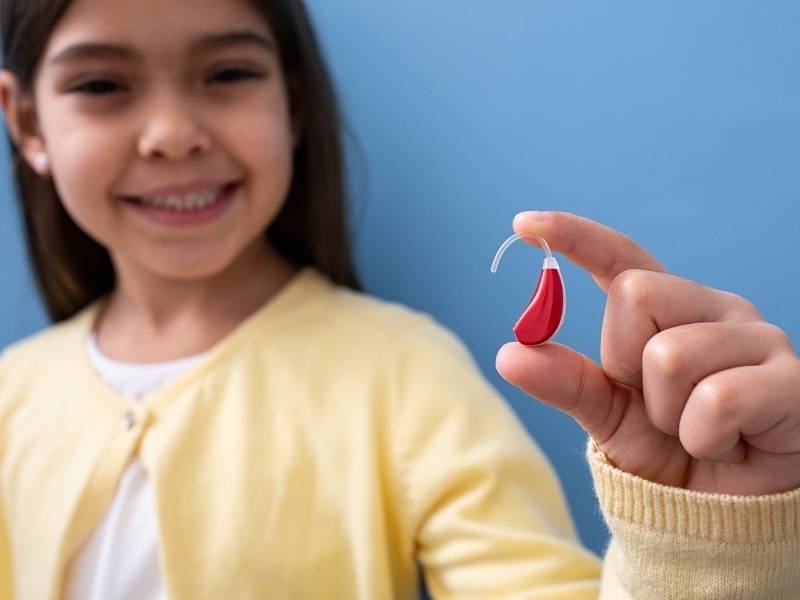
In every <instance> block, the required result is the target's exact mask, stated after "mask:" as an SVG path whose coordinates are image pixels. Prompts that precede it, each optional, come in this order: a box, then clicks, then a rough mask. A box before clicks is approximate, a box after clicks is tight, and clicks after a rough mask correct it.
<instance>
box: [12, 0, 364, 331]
mask: <svg viewBox="0 0 800 600" xmlns="http://www.w3.org/2000/svg"><path fill="white" fill-rule="evenodd" d="M249 1H250V2H251V4H253V5H254V6H255V7H256V8H257V9H258V10H259V11H260V12H261V14H262V15H263V16H264V19H265V20H266V21H267V23H269V25H270V27H271V29H272V31H273V33H274V35H275V37H276V39H277V42H278V47H279V51H280V52H279V53H280V56H281V59H282V61H283V68H284V71H285V73H286V76H287V81H288V80H292V81H293V82H296V84H297V87H298V89H297V90H296V94H295V97H293V101H294V102H299V104H300V106H302V113H303V117H304V129H303V131H302V136H301V138H300V139H299V141H298V144H297V147H296V149H295V153H294V175H293V179H292V183H291V187H290V189H289V193H288V197H287V199H286V203H285V204H284V207H283V209H282V210H281V212H280V213H279V214H278V215H277V217H276V219H275V221H274V222H273V224H272V225H271V226H270V227H269V228H268V229H267V230H266V231H265V232H264V235H265V236H266V238H267V239H268V240H269V241H271V242H272V244H273V246H274V247H275V248H276V250H277V251H278V252H280V253H281V255H283V256H284V258H286V259H287V260H289V261H290V262H292V263H294V264H295V265H298V266H304V265H311V266H314V267H316V268H317V269H319V270H320V271H321V272H323V273H325V274H326V275H327V276H328V277H329V278H330V279H331V280H332V281H334V282H335V283H338V284H341V285H345V286H348V287H350V288H352V289H356V290H360V289H361V285H360V282H359V280H358V276H357V274H356V272H355V268H354V265H353V261H352V256H351V250H350V241H349V231H348V224H347V221H346V218H347V214H346V211H347V203H346V195H345V179H344V165H343V163H344V160H343V153H344V151H343V148H342V139H341V127H342V123H341V116H340V112H339V107H338V102H337V99H336V96H335V92H334V89H333V84H332V82H331V79H330V75H329V74H328V71H327V68H326V66H325V62H324V59H323V57H322V53H321V51H320V48H319V45H318V43H317V40H316V37H315V34H314V31H313V27H312V25H311V22H310V19H309V16H308V13H307V11H306V9H305V6H304V4H303V2H302V1H301V0H249ZM69 4H70V0H2V2H1V3H0V27H2V30H1V31H0V35H2V44H3V68H4V69H8V70H9V71H10V72H12V73H13V74H14V75H15V76H16V77H17V79H18V81H19V87H20V90H21V93H22V94H23V95H28V96H30V95H31V93H32V89H33V78H34V74H35V71H36V68H37V65H38V63H39V61H40V60H41V57H42V53H43V52H44V49H45V47H46V44H47V40H48V37H49V36H50V33H51V32H52V30H53V28H54V27H55V26H56V24H57V23H58V21H59V20H60V19H61V17H62V16H63V14H64V12H65V11H66V10H67V8H68V7H69ZM9 147H10V150H11V155H12V158H13V161H14V173H15V179H16V186H17V197H18V200H19V202H20V204H21V210H22V216H23V221H24V226H25V234H26V235H25V238H26V243H27V250H28V257H29V259H30V261H31V264H32V267H33V270H34V274H35V279H36V282H37V285H38V289H39V292H40V294H41V296H42V297H43V299H44V303H45V308H46V309H47V312H48V314H49V315H50V318H51V319H52V320H53V322H58V321H61V320H64V319H67V318H69V317H71V316H72V315H74V314H75V313H76V312H78V311H79V310H81V309H82V308H83V307H85V306H86V305H87V304H89V303H91V302H92V301H94V300H95V299H97V298H99V297H100V296H102V295H104V294H105V293H107V292H109V291H110V290H111V289H112V288H113V286H114V282H115V275H114V269H113V265H112V263H111V258H110V256H109V254H108V251H107V250H106V249H105V248H104V247H103V246H101V245H100V244H98V243H97V242H96V241H94V240H93V239H92V238H90V237H89V236H88V235H87V234H85V233H84V232H83V231H82V230H81V229H80V228H79V227H78V226H77V225H76V224H75V222H74V221H73V220H72V218H71V217H70V216H69V215H68V213H67V212H66V211H65V210H64V208H63V206H62V204H61V201H60V199H59V198H58V194H57V192H56V189H55V186H54V185H53V183H52V181H48V180H44V179H42V178H41V177H40V176H39V175H38V174H37V173H36V172H35V171H33V170H32V169H31V168H30V167H29V165H28V164H27V162H26V161H25V160H24V159H22V157H21V155H20V153H19V152H18V150H17V148H16V147H15V146H14V144H13V141H12V140H11V138H10V136H9Z"/></svg>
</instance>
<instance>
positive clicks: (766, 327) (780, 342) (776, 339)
mask: <svg viewBox="0 0 800 600" xmlns="http://www.w3.org/2000/svg"><path fill="white" fill-rule="evenodd" d="M758 328H759V330H760V331H761V333H762V335H764V336H765V337H766V339H768V340H769V341H771V342H773V343H774V344H775V346H778V347H783V348H791V347H792V340H791V338H790V337H789V334H787V333H786V332H785V331H784V330H783V329H781V328H780V327H778V326H777V325H775V324H774V323H769V322H767V321H762V322H760V323H759V324H758Z"/></svg>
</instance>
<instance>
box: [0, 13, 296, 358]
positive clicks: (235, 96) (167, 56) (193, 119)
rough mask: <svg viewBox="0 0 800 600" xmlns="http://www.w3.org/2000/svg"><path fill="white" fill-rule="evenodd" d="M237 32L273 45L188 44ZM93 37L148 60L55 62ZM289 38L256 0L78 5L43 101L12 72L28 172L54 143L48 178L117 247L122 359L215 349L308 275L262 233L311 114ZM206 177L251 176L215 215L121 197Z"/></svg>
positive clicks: (9, 106)
mask: <svg viewBox="0 0 800 600" xmlns="http://www.w3.org/2000/svg"><path fill="white" fill-rule="evenodd" d="M231 30H248V31H255V32H257V33H259V34H261V35H262V36H264V37H265V38H267V39H268V40H269V41H271V43H272V50H265V49H264V48H262V47H260V46H258V45H245V44H242V45H237V46H230V47H226V48H217V49H214V50H210V51H207V52H195V51H192V50H190V42H191V41H192V40H193V39H195V37H196V36H199V35H201V34H206V33H221V32H227V31H231ZM90 41H91V42H106V43H112V44H115V45H121V46H126V47H129V48H131V49H133V50H134V51H135V52H136V53H137V55H138V56H137V58H136V59H135V60H132V61H131V60H123V59H119V58H109V57H102V58H98V57H92V58H81V59H79V60H75V61H73V62H69V63H63V64H54V63H52V62H51V59H52V58H53V57H54V56H56V55H58V54H59V53H60V52H61V51H62V50H63V49H64V48H66V47H67V46H70V45H72V44H75V43H78V42H90ZM277 48H278V46H277V43H276V42H275V38H274V35H273V33H272V31H271V30H270V27H269V25H268V24H267V23H265V22H264V21H263V19H262V18H261V15H260V14H259V13H258V12H256V11H255V9H254V8H252V7H251V6H250V5H249V4H248V3H246V2H245V1H244V0H174V1H171V2H162V1H161V0H76V1H75V2H73V3H72V4H71V6H70V8H69V9H68V11H67V12H66V14H65V15H64V17H63V19H62V20H61V21H60V22H59V23H58V24H57V26H56V28H55V29H54V31H53V32H52V34H51V36H50V38H49V40H48V44H47V47H46V49H45V52H44V56H43V58H42V59H41V61H40V63H39V66H38V68H37V72H36V75H35V84H34V85H35V88H34V92H33V95H32V97H31V98H26V97H24V96H23V95H22V94H20V90H19V87H18V85H17V81H16V79H15V77H14V76H13V74H11V73H10V72H7V71H3V72H2V73H0V101H2V108H3V112H4V114H5V118H6V121H7V123H8V126H9V132H10V133H11V136H12V139H13V140H14V142H15V144H16V146H17V147H18V148H19V149H20V151H21V153H22V155H23V157H24V159H25V160H26V161H27V162H28V163H29V164H30V165H31V166H33V165H34V156H35V155H36V153H38V152H42V151H43V152H46V153H47V156H48V158H49V162H50V172H49V173H46V174H43V176H45V177H50V178H52V180H53V183H54V185H55V187H56V189H57V191H58V193H59V196H60V198H61V201H62V203H63V205H64V207H65V209H66V210H67V212H68V213H69V214H70V215H71V216H72V218H73V219H74V220H75V222H76V223H78V225H79V226H80V227H81V228H82V229H83V230H84V231H86V232H87V233H88V234H89V235H90V236H92V237H93V238H94V239H96V240H97V241H98V242H99V243H101V244H102V245H103V246H105V247H106V248H107V249H108V251H109V253H110V255H111V259H112V261H113V264H114V267H115V269H116V273H117V279H118V285H117V286H116V288H115V289H114V291H113V293H112V294H111V297H110V301H109V303H108V305H107V309H106V310H105V312H104V313H103V314H102V315H101V316H100V318H99V319H98V322H97V323H96V325H95V329H96V332H97V335H98V342H99V344H100V346H101V348H102V349H103V350H104V352H106V353H107V354H108V355H110V356H111V357H113V358H117V359H119V360H128V361H137V362H151V361H161V360H170V359H175V358H179V357H182V356H187V355H191V354H195V353H198V352H202V351H204V350H207V349H208V348H210V347H211V346H212V345H213V344H214V343H216V342H217V341H218V340H220V339H221V338H222V337H224V336H225V335H226V334H227V333H229V332H230V331H231V330H232V329H233V328H235V327H236V325H238V324H239V323H240V322H241V321H242V320H243V319H244V318H246V317H247V316H248V315H249V314H251V313H252V312H253V311H254V310H256V309H258V308H259V307H260V306H262V305H263V304H264V303H265V302H267V301H268V300H269V299H270V298H271V297H272V296H273V295H274V294H276V293H277V292H278V291H279V290H280V289H281V288H282V287H283V286H284V285H285V284H286V282H287V281H288V280H289V279H291V278H292V276H293V275H294V274H295V273H296V269H295V268H294V267H292V266H290V265H289V264H288V263H287V262H286V261H284V260H283V259H282V258H281V257H280V256H279V255H278V254H277V253H276V252H275V250H274V249H273V248H271V247H270V245H269V244H268V243H267V242H266V241H265V240H264V237H263V231H264V230H265V229H266V228H267V227H268V226H269V225H270V224H271V223H272V221H273V220H274V218H275V217H276V215H277V214H278V212H279V210H280V208H281V207H282V206H283V203H284V201H285V198H286V195H287V192H288V189H289V185H290V181H291V175H292V169H293V165H292V160H293V149H294V145H295V144H296V140H297V137H298V130H299V128H300V120H301V119H300V116H299V111H297V110H296V109H295V110H293V108H292V104H291V101H290V98H291V97H292V93H291V85H290V82H288V81H287V80H286V77H285V75H284V73H283V71H282V67H281V62H280V56H279V51H278V49H277ZM90 82H94V83H92V84H91V85H89V86H88V87H87V86H86V84H89V83H90ZM79 88H83V89H82V90H79ZM201 179H212V180H215V181H220V182H231V181H241V186H240V187H239V189H238V190H237V192H236V196H235V199H234V202H233V203H232V204H231V205H230V206H229V207H228V210H227V211H226V213H224V214H223V215H222V216H221V218H218V219H217V220H216V221H214V222H211V223H206V224H203V225H197V226H192V227H184V228H175V227H170V226H165V225H162V224H158V223H154V222H153V221H150V220H148V219H145V218H143V217H142V215H140V214H139V213H138V212H137V211H135V210H134V209H133V208H132V207H131V206H130V205H129V204H127V203H125V202H123V201H121V200H120V199H119V196H120V195H130V196H138V195H143V194H145V193H147V192H148V191H150V190H152V189H154V188H156V187H160V186H162V185H167V184H172V183H186V182H191V181H196V180H201ZM198 323H202V324H203V326H202V327H198Z"/></svg>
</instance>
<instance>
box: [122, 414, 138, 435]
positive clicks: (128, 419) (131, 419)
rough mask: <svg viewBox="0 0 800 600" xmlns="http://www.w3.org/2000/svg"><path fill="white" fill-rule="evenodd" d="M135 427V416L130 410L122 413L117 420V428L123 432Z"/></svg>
mask: <svg viewBox="0 0 800 600" xmlns="http://www.w3.org/2000/svg"><path fill="white" fill-rule="evenodd" d="M134 425H136V415H135V414H134V412H133V411H132V410H126V411H125V412H124V413H122V418H121V419H120V420H119V427H120V429H122V430H123V431H130V430H131V429H133V426H134Z"/></svg>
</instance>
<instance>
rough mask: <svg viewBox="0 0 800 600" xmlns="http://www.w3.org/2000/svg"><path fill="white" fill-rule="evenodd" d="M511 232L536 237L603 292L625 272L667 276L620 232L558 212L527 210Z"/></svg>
mask: <svg viewBox="0 0 800 600" xmlns="http://www.w3.org/2000/svg"><path fill="white" fill-rule="evenodd" d="M513 228H514V231H515V232H516V233H518V234H520V235H521V236H525V235H539V236H541V237H543V238H544V239H545V240H547V243H548V245H549V246H550V248H551V249H552V250H556V251H558V252H560V253H561V254H563V255H564V256H566V257H567V258H568V259H569V260H570V261H571V262H573V263H575V264H576V265H578V266H579V267H582V268H583V269H586V270H587V271H588V272H589V274H590V275H591V276H592V278H593V279H594V280H595V281H596V282H597V285H599V286H600V287H601V288H602V289H603V291H606V292H607V291H608V286H609V285H611V282H612V281H613V280H614V277H616V276H617V275H619V274H620V273H621V272H622V271H625V270H627V269H644V270H646V271H659V272H662V273H666V272H667V269H666V268H664V266H663V265H662V264H661V263H660V262H658V260H656V258H655V257H654V256H653V255H652V254H650V253H649V252H648V251H647V250H645V249H644V248H642V247H641V246H640V245H639V244H637V243H636V242H635V241H633V240H632V239H631V238H629V237H628V236H626V235H625V234H623V233H620V232H619V231H617V230H615V229H612V228H610V227H606V226H605V225H602V224H600V223H598V222H597V221H592V220H591V219H587V218H585V217H580V216H578V215H575V214H572V213H568V212H557V211H544V212H539V211H527V212H521V213H519V214H518V215H516V216H515V217H514V223H513Z"/></svg>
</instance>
